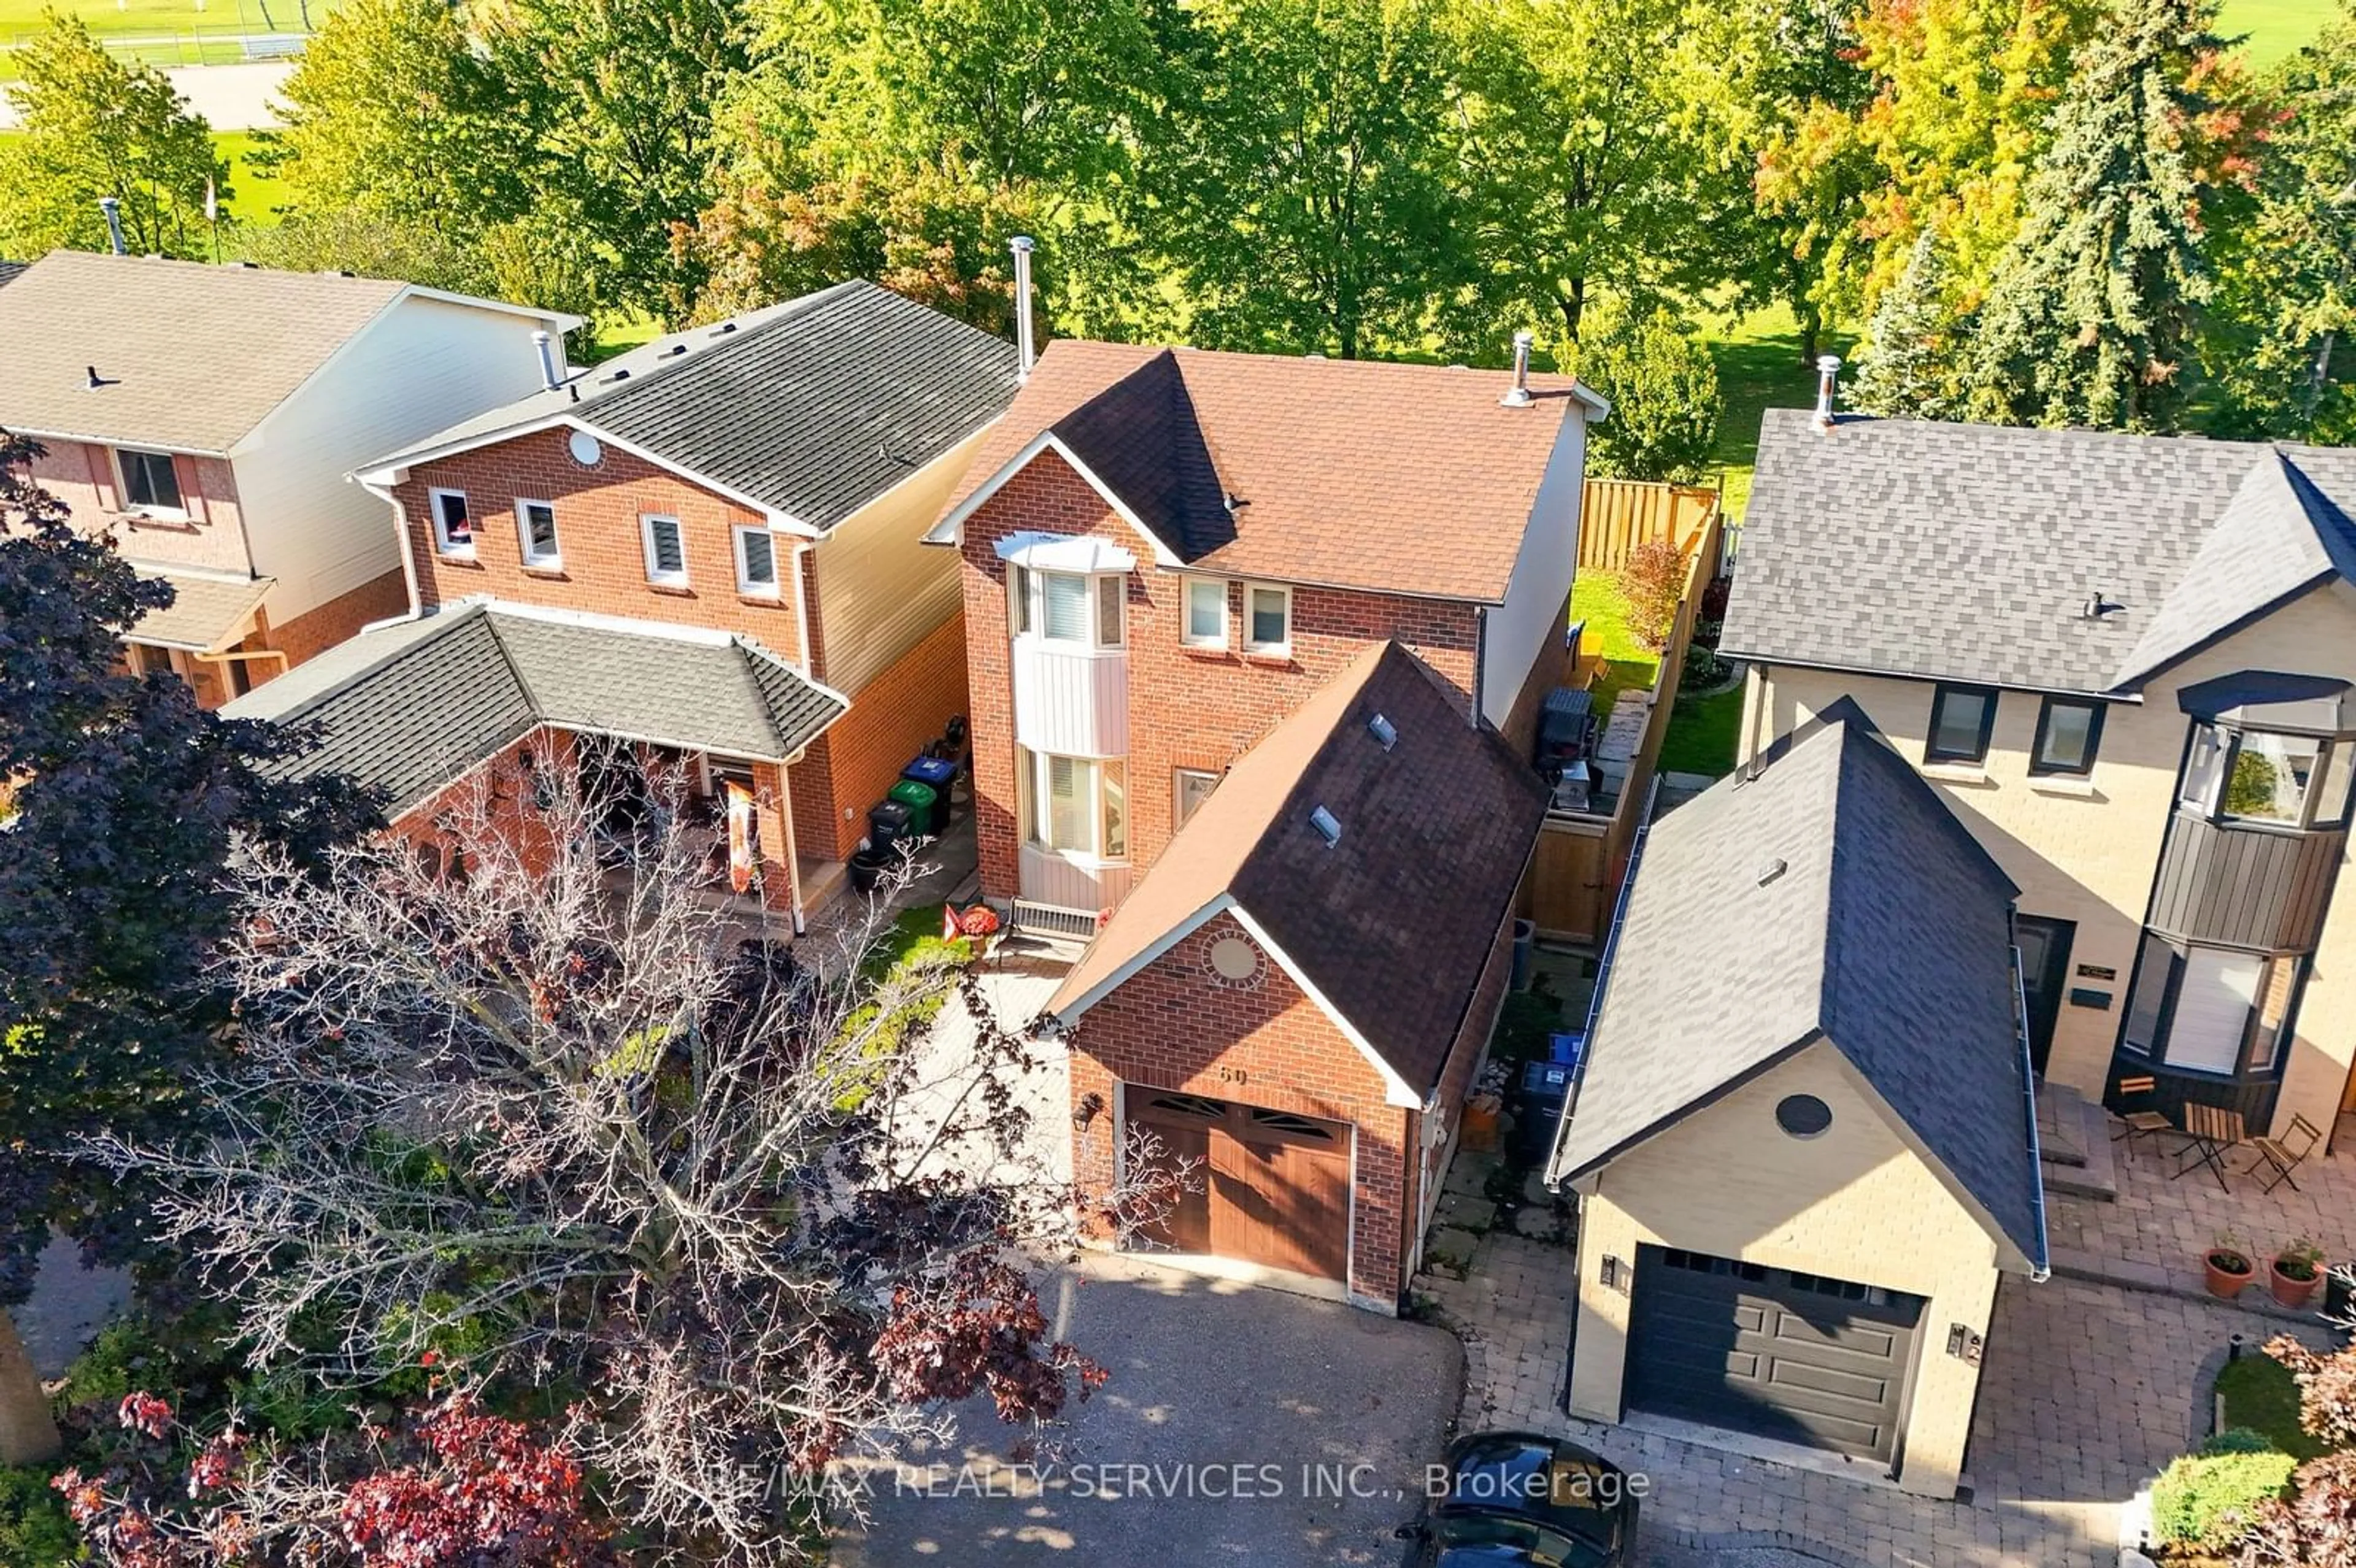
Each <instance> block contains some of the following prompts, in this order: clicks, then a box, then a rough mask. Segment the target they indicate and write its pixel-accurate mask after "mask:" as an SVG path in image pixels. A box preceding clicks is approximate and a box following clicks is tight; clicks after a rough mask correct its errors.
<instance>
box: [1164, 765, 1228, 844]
mask: <svg viewBox="0 0 2356 1568" xmlns="http://www.w3.org/2000/svg"><path fill="white" fill-rule="evenodd" d="M1224 777H1225V775H1224V774H1222V773H1220V772H1219V771H1218V770H1217V769H1215V768H1172V769H1171V770H1170V823H1171V828H1172V831H1173V832H1174V831H1176V830H1177V829H1178V828H1181V827H1185V826H1186V824H1187V823H1189V822H1192V821H1193V820H1194V816H1193V814H1192V813H1190V812H1188V811H1186V810H1185V805H1186V781H1187V780H1188V779H1190V778H1199V779H1208V780H1210V781H1211V787H1210V788H1209V789H1208V790H1205V792H1204V794H1203V798H1202V799H1201V800H1199V801H1196V802H1195V803H1194V810H1195V811H1200V810H1202V809H1203V807H1204V806H1205V805H1209V804H1210V802H1211V796H1212V795H1216V794H1217V793H1218V789H1219V784H1220V782H1221V781H1222V779H1223V778H1224Z"/></svg>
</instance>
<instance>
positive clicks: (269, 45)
mask: <svg viewBox="0 0 2356 1568" xmlns="http://www.w3.org/2000/svg"><path fill="white" fill-rule="evenodd" d="M335 4H336V0H0V80H13V79H14V78H15V76H16V70H15V69H14V68H13V67H12V66H11V65H10V63H9V57H10V56H12V55H13V54H14V53H15V52H16V49H17V48H21V47H22V46H24V45H25V44H27V43H29V42H31V41H32V39H33V37H34V35H36V34H37V33H38V32H39V31H40V30H41V27H42V24H43V17H44V14H45V13H46V12H48V10H49V9H51V8H52V7H53V6H54V8H56V9H57V10H59V11H63V12H65V13H66V14H67V15H69V16H79V17H80V18H81V22H82V25H83V26H84V27H88V28H89V29H90V30H91V32H92V33H95V34H96V35H98V37H100V38H102V39H103V40H107V41H109V42H112V44H113V45H114V46H115V47H116V48H118V49H120V50H121V51H122V52H123V53H124V54H127V55H130V56H132V57H134V58H135V59H142V60H145V61H146V62H147V63H148V64H150V65H156V66H176V65H230V64H234V63H236V62H237V61H239V60H243V59H270V58H273V57H277V56H282V55H284V54H285V53H286V52H287V51H288V49H289V48H292V47H293V45H292V44H291V42H290V41H289V40H288V37H287V36H288V35H292V34H300V33H307V32H310V31H313V30H314V29H316V27H318V26H319V24H320V23H322V22H324V21H326V20H327V14H328V13H329V12H330V11H332V10H334V9H335ZM250 39H252V40H262V39H273V40H276V41H274V42H266V43H264V42H254V43H249V42H248V40H250Z"/></svg>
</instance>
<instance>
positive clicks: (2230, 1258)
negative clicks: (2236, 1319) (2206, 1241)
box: [2201, 1234, 2257, 1301]
mask: <svg viewBox="0 0 2356 1568" xmlns="http://www.w3.org/2000/svg"><path fill="white" fill-rule="evenodd" d="M2201 1261H2202V1263H2203V1264H2205V1265H2206V1268H2207V1273H2208V1278H2209V1294H2210V1295H2211V1296H2219V1297H2221V1298H2222V1299H2224V1300H2226V1301H2231V1300H2233V1297H2235V1296H2239V1295H2241V1294H2242V1287H2243V1286H2244V1285H2247V1284H2249V1283H2250V1279H2251V1276H2252V1275H2254V1274H2255V1273H2256V1272H2257V1271H2256V1270H2255V1269H2254V1268H2252V1267H2251V1266H2250V1254H2249V1253H2245V1252H2244V1251H2243V1250H2242V1243H2239V1242H2237V1241H2235V1240H2234V1239H2233V1236H2232V1235H2230V1234H2227V1235H2222V1236H2220V1237H2218V1238H2217V1244H2216V1245H2214V1246H2212V1247H2211V1248H2210V1249H2209V1254H2208V1256H2207V1257H2206V1258H2204V1259H2202V1260H2201Z"/></svg>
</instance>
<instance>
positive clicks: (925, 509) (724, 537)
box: [359, 282, 1015, 908]
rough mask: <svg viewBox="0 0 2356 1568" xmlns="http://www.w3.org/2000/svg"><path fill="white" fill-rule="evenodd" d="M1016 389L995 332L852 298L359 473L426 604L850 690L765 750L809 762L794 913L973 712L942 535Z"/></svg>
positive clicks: (662, 356) (422, 443)
mask: <svg viewBox="0 0 2356 1568" xmlns="http://www.w3.org/2000/svg"><path fill="white" fill-rule="evenodd" d="M552 379H553V378H552ZM1014 390H1015V357H1014V350H1013V349H1012V347H1009V346H1008V345H1007V344H1005V343H1004V342H1002V341H1001V340H1000V339H998V338H996V337H993V336H991V335H989V334H988V333H985V332H982V331H980V330H979V329H978V328H975V327H971V326H969V325H965V324H964V323H962V322H958V321H956V320H953V319H952V318H950V317H948V316H946V315H941V314H940V313H939V312H937V311H934V310H931V309H928V308H926V306H923V305H920V304H915V303H913V302H912V301H909V300H906V299H904V298H902V297H900V296H899V295H897V294H894V293H889V292H888V291H886V290H883V289H880V288H877V287H875V286H874V285H873V284H872V283H860V282H852V283H840V284H837V285H835V286H834V287H832V288H829V289H825V290H822V291H820V292H819V293H813V294H809V295H808V296H806V297H804V298H800V299H797V300H792V301H789V302H787V303H785V304H778V305H774V306H771V307H768V308H766V309H764V310H759V311H755V312H753V313H751V314H749V315H741V316H737V317H735V318H733V319H731V320H728V321H723V322H717V323H714V324H712V325H705V326H698V327H694V328H691V329H690V330H688V331H685V332H680V333H676V334H673V335H671V336H666V337H661V338H658V339H656V340H655V341H654V342H651V343H648V344H647V345H645V346H643V347H639V348H637V349H634V350H632V351H630V352H629V353H627V354H625V355H623V356H621V357H618V358H616V359H613V360H610V361H608V362H606V363H605V364H603V365H600V366H598V367H596V368H594V369H590V370H584V371H578V372H573V373H569V374H566V375H564V376H563V377H562V379H557V382H556V384H555V385H552V386H551V387H548V388H546V389H541V390H538V391H534V392H531V393H530V395H528V396H525V397H523V398H521V399H519V400H517V401H514V402H511V403H508V404H505V405H503V406H501V407H498V408H495V409H492V410H489V411H486V412H484V413H482V414H479V415H477V416H476V417H474V418H472V419H469V420H466V421H464V422H463V423H460V424H458V425H456V426H455V427H453V428H450V429H446V430H443V431H440V432H436V433H433V434H430V435H426V436H424V437H423V438H422V439H420V440H418V441H416V442H413V443H411V444H410V445H408V446H407V447H405V448H402V449H401V450H399V451H395V452H391V454H390V455H378V456H374V457H373V460H372V461H371V462H369V463H368V464H366V465H365V466H364V467H363V468H362V469H361V471H360V474H359V478H360V480H361V482H362V483H363V484H365V485H368V486H369V487H370V488H371V489H373V490H374V491H376V492H377V493H378V494H379V495H380V496H383V497H384V498H385V499H386V500H388V501H390V502H391V505H392V508H393V511H394V514H395V516H396V517H397V519H398V523H397V528H391V529H387V530H386V532H387V537H388V538H392V537H395V535H396V534H397V536H398V538H399V539H401V540H402V543H403V546H404V551H405V553H404V557H403V559H404V560H405V562H406V565H407V568H408V571H409V572H410V574H411V576H410V596H411V602H412V610H413V612H414V613H419V614H423V615H426V616H429V617H430V616H434V615H437V614H440V613H446V612H447V610H448V609H449V608H450V607H452V606H455V605H462V604H467V603H477V602H486V603H490V604H492V605H493V606H495V607H499V608H502V609H524V608H530V609H537V610H541V611H546V612H552V613H565V614H573V615H578V616H582V617H585V618H589V619H591V620H594V621H599V622H620V623H629V624H636V625H637V626H638V627H640V628H642V629H643V630H644V631H645V633H646V635H649V636H655V637H662V636H671V635H685V634H687V633H689V632H701V633H704V634H711V635H718V636H720V637H722V638H723V640H724V639H725V638H727V637H731V636H733V637H735V638H738V639H740V640H742V641H744V643H745V644H747V645H751V646H755V647H757V648H758V649H759V650H761V652H762V656H764V657H768V658H774V659H777V660H782V661H784V662H785V663H786V664H787V665H789V666H791V667H792V668H793V669H794V670H795V671H796V672H797V674H798V677H801V678H804V679H806V680H808V681H810V682H815V683H818V684H819V685H820V686H823V687H825V688H828V689H830V690H831V691H834V692H838V693H840V694H841V697H842V699H844V700H846V701H847V702H848V704H849V709H850V710H849V712H848V713H847V714H846V715H844V716H843V717H842V718H841V720H840V722H837V723H835V724H833V725H832V726H831V727H830V728H828V729H826V730H824V731H822V732H817V733H812V734H810V735H808V736H803V737H800V738H798V741H797V742H796V745H795V748H794V751H795V753H796V754H794V755H792V756H790V757H787V756H782V755H780V756H777V757H775V758H772V759H770V762H771V763H791V766H790V767H788V768H787V770H786V774H787V780H786V783H787V791H788V794H789V795H790V802H789V804H790V813H789V815H790V818H791V821H790V824H789V833H788V835H787V837H789V839H790V841H791V843H792V844H793V846H794V847H795V849H796V852H797V853H798V857H799V864H798V868H794V869H795V875H796V877H797V879H798V887H799V891H798V893H797V894H796V895H795V897H794V899H793V902H794V903H795V905H796V907H798V908H810V907H815V906H816V905H817V904H818V903H819V902H822V901H824V898H825V897H826V896H827V894H828V893H829V892H830V891H832V890H833V889H834V888H835V887H837V886H838V885H839V884H840V881H841V872H842V862H843V860H844V859H845V858H846V857H848V856H849V855H850V854H851V852H852V851H854V850H855V849H857V848H859V846H860V844H861V841H862V837H863V836H864V835H865V833H866V831H867V816H866V814H867V808H868V807H869V806H870V805H873V804H874V803H876V802H877V801H879V800H882V799H883V797H884V795H885V793H886V792H887V791H888V790H889V789H890V788H891V787H892V785H893V784H894V782H895V781H896V780H897V779H898V778H899V775H900V772H901V770H902V768H904V767H905V765H906V764H907V763H908V762H909V761H910V759H912V758H914V757H916V755H918V754H919V753H920V752H922V751H923V750H924V748H925V746H926V743H927V742H929V741H934V740H936V739H937V738H939V737H940V736H941V735H942V734H943V733H944V732H945V731H946V730H947V729H948V725H949V722H950V720H952V719H954V718H956V717H957V716H958V715H960V714H962V713H964V711H965V710H966V633H965V626H964V617H963V602H962V596H961V589H960V586H959V583H958V564H957V561H956V560H955V559H954V558H953V557H949V556H947V555H945V553H944V552H942V551H939V550H935V549H926V548H925V546H924V544H923V539H924V536H925V532H926V528H928V527H929V526H930V524H931V523H932V521H933V519H934V518H936V517H938V516H939V514H940V509H941V507H942V506H943V505H944V504H945V502H946V501H947V499H948V495H949V492H950V490H951V487H952V486H954V485H956V484H957V483H958V478H959V477H960V475H963V473H964V472H965V468H966V464H967V463H968V462H969V460H970V459H971V457H972V455H973V453H974V451H975V449H976V447H977V446H978V444H979V443H980V442H981V441H982V439H983V435H984V432H986V431H988V430H989V428H990V427H991V424H992V422H993V421H996V420H997V419H998V418H999V416H1000V415H1001V413H1002V412H1003V411H1005V409H1006V406H1007V404H1008V402H1009V400H1011V399H1012V397H1013V395H1014ZM380 450H382V449H380ZM378 521H379V526H380V528H382V527H383V526H384V517H383V515H382V512H381V509H380V513H379V519H378ZM651 717H653V716H652V715H650V716H649V718H650V719H651ZM632 734H633V736H634V738H635V739H637V740H640V741H650V742H659V743H663V744H673V743H677V742H681V741H688V740H689V739H690V738H689V737H685V736H681V735H678V734H674V733H671V732H669V731H664V730H662V729H661V728H660V727H659V726H652V725H650V727H648V728H646V729H642V730H638V731H632ZM740 754H741V753H740ZM764 765H765V766H766V765H769V763H765V764H764Z"/></svg>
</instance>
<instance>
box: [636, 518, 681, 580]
mask: <svg viewBox="0 0 2356 1568" xmlns="http://www.w3.org/2000/svg"><path fill="white" fill-rule="evenodd" d="M657 523H669V525H670V526H671V527H672V528H674V529H676V530H678V533H679V562H680V569H679V570H678V571H662V570H661V569H660V568H659V567H658V566H656V564H655V525H656V524H657ZM638 542H639V544H640V545H641V546H643V547H644V549H645V550H646V557H647V581H648V582H651V583H653V584H654V585H655V586H656V587H658V588H684V587H686V586H687V525H686V524H685V523H682V522H680V520H679V519H678V518H677V517H673V516H671V515H670V514H669V512H641V513H639V514H638Z"/></svg>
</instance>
